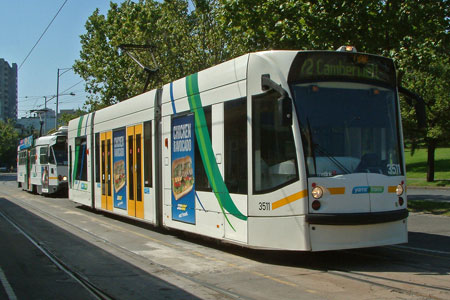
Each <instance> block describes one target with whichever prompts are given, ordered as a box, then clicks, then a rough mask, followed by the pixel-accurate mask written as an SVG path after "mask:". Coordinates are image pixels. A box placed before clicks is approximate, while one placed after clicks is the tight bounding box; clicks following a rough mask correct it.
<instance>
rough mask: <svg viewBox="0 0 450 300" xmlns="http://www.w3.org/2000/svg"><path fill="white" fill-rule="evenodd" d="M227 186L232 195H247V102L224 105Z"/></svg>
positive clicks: (242, 99) (243, 99) (240, 100)
mask: <svg viewBox="0 0 450 300" xmlns="http://www.w3.org/2000/svg"><path fill="white" fill-rule="evenodd" d="M224 109H225V112H224V134H225V138H224V140H225V141H224V144H225V152H224V154H225V184H226V186H227V188H228V191H229V192H230V193H235V194H247V176H248V175H247V173H248V172H247V101H246V99H245V98H241V99H238V100H235V101H228V102H225V104H224Z"/></svg>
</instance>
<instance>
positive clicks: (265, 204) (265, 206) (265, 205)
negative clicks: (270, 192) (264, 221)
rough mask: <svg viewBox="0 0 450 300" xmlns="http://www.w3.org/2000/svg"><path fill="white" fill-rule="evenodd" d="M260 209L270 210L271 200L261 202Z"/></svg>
mask: <svg viewBox="0 0 450 300" xmlns="http://www.w3.org/2000/svg"><path fill="white" fill-rule="evenodd" d="M259 210H270V202H259Z"/></svg>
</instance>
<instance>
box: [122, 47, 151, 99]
mask: <svg viewBox="0 0 450 300" xmlns="http://www.w3.org/2000/svg"><path fill="white" fill-rule="evenodd" d="M153 48H154V47H153V46H151V45H134V44H121V45H119V49H120V50H122V51H124V52H125V53H126V54H127V55H128V56H129V57H130V58H131V59H132V60H133V61H134V62H135V63H137V64H138V66H139V67H141V68H142V69H143V70H144V72H145V73H147V79H146V80H145V85H144V90H143V93H145V91H146V90H147V87H148V85H149V83H150V76H151V75H152V74H154V73H156V72H157V71H158V70H159V68H158V65H157V63H156V59H155V56H154V55H153V52H151V49H153ZM133 50H135V51H136V50H138V51H142V50H148V51H149V52H150V54H151V56H152V60H153V63H154V65H155V66H156V67H155V68H154V69H150V68H148V67H146V66H145V65H144V64H143V63H141V62H140V61H139V60H138V59H137V58H136V57H135V56H134V55H133V54H132V53H131V51H133Z"/></svg>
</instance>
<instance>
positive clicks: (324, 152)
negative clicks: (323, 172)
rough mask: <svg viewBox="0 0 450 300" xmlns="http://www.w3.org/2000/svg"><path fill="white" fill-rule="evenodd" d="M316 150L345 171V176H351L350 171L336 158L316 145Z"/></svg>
mask: <svg viewBox="0 0 450 300" xmlns="http://www.w3.org/2000/svg"><path fill="white" fill-rule="evenodd" d="M314 148H315V149H316V150H317V151H318V152H319V153H320V154H322V155H324V156H326V157H327V158H328V159H329V160H330V161H331V162H332V163H334V164H335V165H336V166H337V167H338V168H339V169H341V170H342V171H344V173H345V174H350V173H351V172H350V170H349V169H347V168H346V167H345V166H344V165H343V164H342V163H341V162H339V161H338V160H337V159H336V158H334V157H333V155H332V154H330V153H329V152H328V151H326V150H325V149H324V148H323V147H321V146H320V145H319V144H314Z"/></svg>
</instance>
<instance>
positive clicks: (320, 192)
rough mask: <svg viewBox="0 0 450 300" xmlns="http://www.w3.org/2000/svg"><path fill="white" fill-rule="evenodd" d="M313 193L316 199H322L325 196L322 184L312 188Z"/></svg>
mask: <svg viewBox="0 0 450 300" xmlns="http://www.w3.org/2000/svg"><path fill="white" fill-rule="evenodd" d="M311 195H312V196H313V198H314V199H320V198H322V196H323V190H322V188H321V187H320V186H316V187H314V188H313V189H312V191H311Z"/></svg>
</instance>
